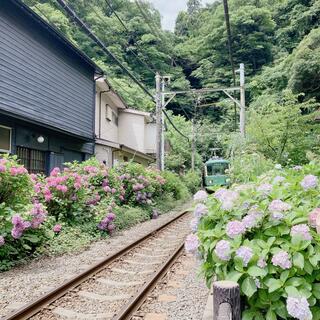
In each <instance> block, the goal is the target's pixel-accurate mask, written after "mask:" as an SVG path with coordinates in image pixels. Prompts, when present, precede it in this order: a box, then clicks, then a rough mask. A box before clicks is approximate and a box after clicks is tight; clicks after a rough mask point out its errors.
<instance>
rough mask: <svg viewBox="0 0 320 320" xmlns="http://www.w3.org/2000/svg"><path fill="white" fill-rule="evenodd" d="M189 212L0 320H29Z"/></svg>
mask: <svg viewBox="0 0 320 320" xmlns="http://www.w3.org/2000/svg"><path fill="white" fill-rule="evenodd" d="M188 212H189V211H188V210H186V211H183V212H181V213H180V214H178V215H177V216H175V217H174V218H172V219H170V220H169V221H167V222H166V223H164V224H162V225H160V226H159V227H157V228H155V229H154V230H152V231H151V232H149V233H148V234H146V235H144V236H142V237H140V238H139V239H138V240H135V241H133V242H131V243H130V244H129V245H128V246H126V247H124V248H122V249H120V250H118V251H116V252H115V253H113V254H112V255H110V256H107V257H106V258H105V259H103V260H102V261H100V262H98V263H97V264H95V265H94V266H92V267H90V268H88V269H87V270H85V271H83V272H81V273H80V274H79V275H76V276H75V277H73V278H71V279H70V280H68V281H66V282H64V283H63V284H62V285H60V286H58V287H56V288H54V289H53V290H51V291H48V292H47V293H46V294H44V295H43V296H41V297H39V298H38V299H36V300H34V301H31V302H30V303H27V304H26V305H25V306H23V307H22V308H20V309H18V310H16V311H14V312H12V313H11V314H9V315H7V316H4V317H2V318H1V319H0V320H25V319H29V318H30V317H32V316H34V315H35V314H37V313H38V312H40V311H41V310H43V309H44V308H45V307H46V306H48V305H49V304H51V303H52V302H54V301H56V300H57V299H59V298H61V297H62V296H64V295H65V294H66V293H68V292H69V291H71V290H72V289H74V288H75V287H77V286H79V285H80V284H81V283H83V282H84V281H86V280H87V279H89V278H91V277H92V276H94V275H95V274H97V273H98V272H99V271H101V270H103V269H104V268H106V267H107V266H108V265H110V264H111V263H112V262H114V261H115V260H116V259H118V258H119V257H121V256H122V255H124V254H125V253H127V252H129V251H130V250H131V249H133V248H135V247H137V246H138V245H141V244H142V243H143V242H145V241H146V240H148V239H149V238H151V237H152V236H154V235H155V234H156V233H158V232H159V231H161V230H163V229H164V228H166V227H167V226H168V225H170V224H172V223H174V222H175V221H177V220H178V219H179V218H181V217H183V216H184V215H185V214H187V213H188Z"/></svg>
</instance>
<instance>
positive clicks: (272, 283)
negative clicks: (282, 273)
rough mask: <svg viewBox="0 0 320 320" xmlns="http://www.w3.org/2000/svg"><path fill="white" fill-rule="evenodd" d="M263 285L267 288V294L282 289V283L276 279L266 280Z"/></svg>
mask: <svg viewBox="0 0 320 320" xmlns="http://www.w3.org/2000/svg"><path fill="white" fill-rule="evenodd" d="M265 284H266V285H267V287H268V288H269V293H271V292H274V291H276V290H278V289H279V288H281V287H282V282H281V280H278V279H268V280H267V281H266V282H265Z"/></svg>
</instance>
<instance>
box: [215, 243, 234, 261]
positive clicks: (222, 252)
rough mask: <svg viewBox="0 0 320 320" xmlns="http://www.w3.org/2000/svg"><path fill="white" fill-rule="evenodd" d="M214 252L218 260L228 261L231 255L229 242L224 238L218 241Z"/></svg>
mask: <svg viewBox="0 0 320 320" xmlns="http://www.w3.org/2000/svg"><path fill="white" fill-rule="evenodd" d="M214 252H215V254H216V255H217V257H218V258H219V259H220V260H222V261H229V260H230V256H231V252H230V242H229V241H226V240H220V241H218V242H217V244H216V247H215V249H214Z"/></svg>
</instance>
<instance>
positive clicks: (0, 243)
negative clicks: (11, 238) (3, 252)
mask: <svg viewBox="0 0 320 320" xmlns="http://www.w3.org/2000/svg"><path fill="white" fill-rule="evenodd" d="M5 243H6V242H5V240H4V237H3V236H0V247H2V246H4V245H5Z"/></svg>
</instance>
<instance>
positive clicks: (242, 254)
mask: <svg viewBox="0 0 320 320" xmlns="http://www.w3.org/2000/svg"><path fill="white" fill-rule="evenodd" d="M236 255H237V257H239V258H241V259H242V261H243V265H244V266H245V267H246V266H247V265H248V263H249V262H250V260H251V258H252V257H253V251H252V249H251V248H249V247H246V246H241V247H240V248H239V249H238V250H237V251H236Z"/></svg>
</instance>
